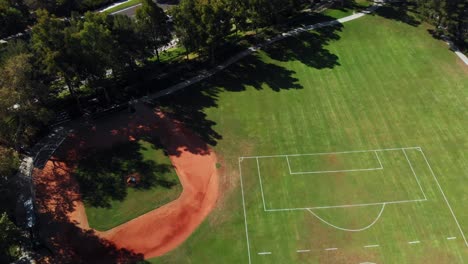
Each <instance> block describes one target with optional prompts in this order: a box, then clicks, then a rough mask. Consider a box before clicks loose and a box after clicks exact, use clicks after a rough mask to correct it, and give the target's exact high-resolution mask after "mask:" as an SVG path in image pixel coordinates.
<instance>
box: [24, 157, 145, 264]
mask: <svg viewBox="0 0 468 264" xmlns="http://www.w3.org/2000/svg"><path fill="white" fill-rule="evenodd" d="M46 169H47V171H45V172H40V176H39V175H38V174H37V173H39V172H37V171H36V177H34V181H35V194H36V197H40V198H39V199H36V202H35V203H36V211H37V214H36V215H37V219H36V226H35V229H34V230H35V231H34V232H33V234H34V238H35V251H36V253H38V255H39V256H38V258H39V259H38V260H39V263H136V262H139V261H144V256H143V255H142V254H138V253H135V252H132V251H130V250H127V249H121V248H117V247H116V246H115V245H114V244H112V243H111V242H109V241H106V240H104V239H102V238H100V237H98V236H97V235H96V233H95V232H94V231H93V230H85V229H82V228H81V227H79V223H76V222H73V221H70V218H69V214H70V213H71V212H73V211H74V210H75V206H76V203H77V202H79V201H81V200H80V196H79V195H78V191H79V190H77V188H78V186H77V185H76V184H75V183H74V182H73V181H70V180H69V179H67V178H68V177H69V176H68V175H69V174H70V173H71V171H70V170H71V169H70V167H69V166H67V165H66V163H65V162H64V161H63V160H62V159H57V158H54V159H53V160H51V161H49V164H48V166H47V167H46Z"/></svg>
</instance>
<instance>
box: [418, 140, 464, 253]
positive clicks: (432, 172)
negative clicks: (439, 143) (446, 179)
mask: <svg viewBox="0 0 468 264" xmlns="http://www.w3.org/2000/svg"><path fill="white" fill-rule="evenodd" d="M419 150H421V153H422V155H423V157H424V160H425V161H426V164H427V166H428V167H429V170H430V171H431V174H432V176H433V177H434V180H435V181H436V183H437V186H438V187H439V190H440V193H442V196H443V197H444V199H445V202H446V203H447V206H448V208H449V210H450V213H452V216H453V219H454V220H455V223H456V224H457V226H458V229H459V230H460V234H461V235H462V237H463V240H464V241H465V245H466V246H467V247H468V242H467V241H466V237H465V234H464V233H463V230H462V228H461V226H460V223H458V220H457V217H456V216H455V213H454V212H453V209H452V207H451V206H450V203H449V201H448V199H447V197H446V196H445V193H444V191H443V190H442V187H441V186H440V183H439V180H437V177H436V175H435V173H434V171H433V170H432V167H431V165H429V161H428V160H427V158H426V155H425V154H424V151H423V150H422V148H419Z"/></svg>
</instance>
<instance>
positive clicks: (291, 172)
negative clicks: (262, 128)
mask: <svg viewBox="0 0 468 264" xmlns="http://www.w3.org/2000/svg"><path fill="white" fill-rule="evenodd" d="M369 152H374V153H375V157H376V158H377V161H378V162H379V165H380V167H376V168H363V169H349V170H325V171H299V172H293V171H292V169H291V164H290V162H289V156H290V155H288V156H286V162H287V164H288V169H289V174H290V175H302V174H320V173H336V172H357V171H375V170H383V169H384V167H383V164H382V161H381V160H380V157H379V154H378V153H377V151H373V150H370V151H363V152H360V153H369ZM358 153H359V152H358ZM319 155H332V154H304V155H302V156H319ZM257 159H258V158H257Z"/></svg>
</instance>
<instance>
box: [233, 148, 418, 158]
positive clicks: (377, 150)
mask: <svg viewBox="0 0 468 264" xmlns="http://www.w3.org/2000/svg"><path fill="white" fill-rule="evenodd" d="M402 149H406V150H409V149H417V150H421V147H406V148H385V149H369V150H351V151H337V152H318V153H306V154H280V155H266V156H242V157H239V158H240V161H242V160H243V159H255V158H259V159H261V158H279V157H286V156H289V157H297V156H313V155H326V154H345V153H359V152H382V151H394V150H402Z"/></svg>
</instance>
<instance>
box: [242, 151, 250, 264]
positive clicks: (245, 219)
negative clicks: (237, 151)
mask: <svg viewBox="0 0 468 264" xmlns="http://www.w3.org/2000/svg"><path fill="white" fill-rule="evenodd" d="M240 162H241V158H239V179H240V182H241V193H242V207H243V209H244V223H245V238H246V240H247V255H248V257H249V264H251V263H252V259H251V257H250V242H249V228H248V224H247V211H246V209H245V198H244V183H243V180H242V165H241V163H240Z"/></svg>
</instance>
